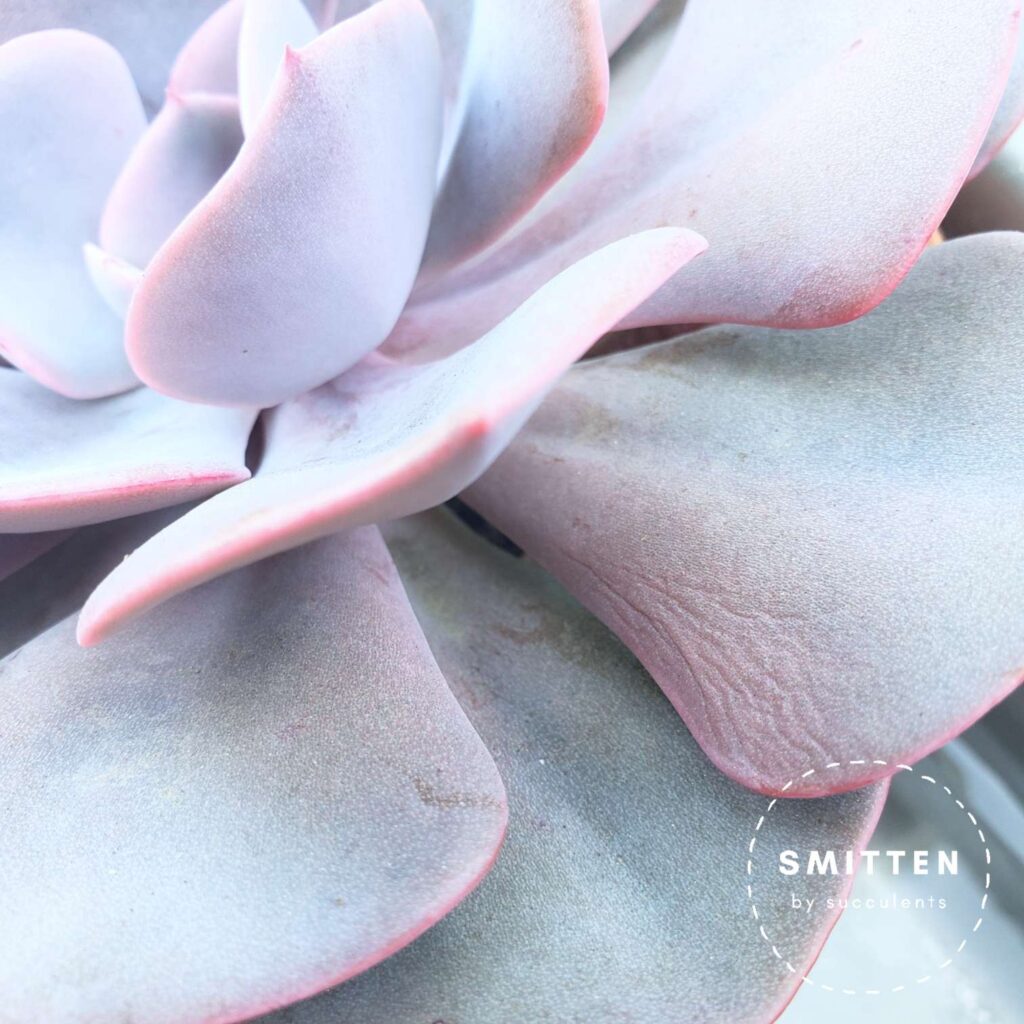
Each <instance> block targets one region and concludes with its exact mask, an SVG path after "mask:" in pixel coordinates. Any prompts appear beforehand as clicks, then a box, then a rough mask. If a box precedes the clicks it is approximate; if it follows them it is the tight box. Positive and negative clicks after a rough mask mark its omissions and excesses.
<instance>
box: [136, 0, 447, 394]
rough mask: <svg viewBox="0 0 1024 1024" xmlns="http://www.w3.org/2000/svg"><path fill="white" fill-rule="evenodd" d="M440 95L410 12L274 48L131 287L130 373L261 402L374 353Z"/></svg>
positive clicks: (426, 22)
mask: <svg viewBox="0 0 1024 1024" xmlns="http://www.w3.org/2000/svg"><path fill="white" fill-rule="evenodd" d="M440 89H441V86H440V58H439V56H438V50H437V40H436V36H435V35H434V30H433V28H432V26H431V23H430V19H429V17H428V16H427V13H426V11H425V10H424V9H423V6H422V4H421V3H420V2H419V0H382V2H381V3H379V4H377V5H375V6H374V7H371V8H370V9H369V10H368V11H366V12H364V13H363V14H360V15H358V16H357V17H355V18H351V19H349V20H348V21H345V22H342V23H341V24H340V25H337V26H335V27H334V28H333V29H330V30H329V31H328V32H325V33H324V34H323V35H322V36H320V37H319V38H318V39H317V40H316V41H315V42H313V43H311V44H310V45H309V46H306V47H304V48H303V49H302V50H298V51H289V57H288V59H287V60H286V61H285V64H284V67H283V70H282V73H281V75H280V76H279V78H278V81H277V85H276V87H275V90H274V92H273V95H272V97H271V99H270V101H269V103H268V105H267V107H266V109H265V110H264V113H263V116H262V117H261V118H260V121H259V124H258V125H257V128H256V131H255V132H254V133H253V134H252V135H251V136H250V137H249V138H248V139H247V140H246V143H245V145H244V146H243V147H242V150H241V152H240V153H239V155H238V159H237V160H236V161H235V162H234V164H232V166H231V168H230V169H229V170H228V172H227V173H226V174H225V175H224V177H223V178H221V180H220V182H218V184H217V185H216V186H215V187H214V189H213V190H212V191H211V192H210V193H209V194H208V195H207V196H206V198H205V199H204V200H203V201H202V202H201V203H200V204H199V205H198V206H197V207H196V209H195V210H193V211H192V213H191V214H189V216H188V217H187V218H186V219H185V221H184V222H183V223H182V224H181V225H180V227H179V228H178V229H177V230H176V231H175V232H174V234H173V235H171V237H170V239H169V240H168V241H167V243H166V244H165V245H164V246H163V247H162V248H161V249H160V251H159V252H158V253H157V254H156V256H155V257H154V258H153V261H152V262H151V263H150V265H149V267H148V268H147V271H146V274H145V276H144V277H143V279H142V282H141V283H140V285H139V287H138V289H137V290H136V293H135V298H134V300H133V302H132V306H131V309H130V310H129V314H128V321H127V324H126V338H127V347H128V355H129V359H130V360H131V362H132V365H133V366H134V368H135V370H136V372H137V373H138V374H139V376H140V377H142V379H143V380H144V381H146V382H147V383H148V384H151V385H152V386H153V387H154V388H156V389H157V390H158V391H162V392H164V393H165V394H170V395H173V396H174V397H176V398H185V399H189V400H193V401H201V402H211V403H216V404H225V405H228V404H243V405H245V404H251V405H261V406H269V405H275V404H277V403H279V402H282V401H284V400H286V399H288V398H292V397H294V396H295V395H297V394H301V393H302V392H303V391H306V390H308V389H309V388H312V387H315V386H317V385H319V384H322V383H324V382H325V381H327V380H330V379H331V378H332V377H334V376H336V375H337V374H339V373H341V372H343V371H344V370H346V369H348V368H349V367H350V366H353V365H354V364H355V363H356V362H358V361H359V360H360V359H361V358H362V357H363V356H365V355H366V354H367V353H368V352H370V351H371V350H373V349H374V348H376V347H377V346H378V345H379V344H380V342H381V341H382V340H383V339H384V337H385V336H386V335H387V333H388V331H389V330H390V329H391V327H392V325H393V324H394V322H395V320H396V318H397V317H398V314H399V312H400V311H401V308H402V306H403V305H404V303H405V300H406V298H407V297H408V294H409V290H410V288H411V287H412V283H413V279H414V277H415V274H416V269H417V267H418V265H419V260H420V256H421V254H422V251H423V243H424V240H425V238H426V232H427V225H428V221H429V218H430V208H431V203H432V201H433V196H434V187H435V168H436V163H437V154H438V147H439V145H440V132H441V95H440ZM254 282H257V283H258V285H256V286H254Z"/></svg>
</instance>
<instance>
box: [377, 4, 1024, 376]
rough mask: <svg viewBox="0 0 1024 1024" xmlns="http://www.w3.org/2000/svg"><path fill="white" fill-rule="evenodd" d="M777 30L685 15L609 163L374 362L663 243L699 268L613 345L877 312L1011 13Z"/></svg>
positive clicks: (965, 154) (981, 94)
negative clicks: (611, 250)
mask: <svg viewBox="0 0 1024 1024" xmlns="http://www.w3.org/2000/svg"><path fill="white" fill-rule="evenodd" d="M740 8H742V10H740ZM787 12H788V13H787V17H786V18H779V17H778V12H777V10H776V8H775V7H774V6H772V5H770V4H760V5H757V4H755V5H750V4H746V3H742V4H740V3H735V2H729V3H722V2H721V0H691V2H689V3H688V4H687V5H686V10H685V13H684V15H683V18H682V20H681V22H680V26H679V30H678V33H677V36H676V39H675V41H674V43H673V45H672V47H671V48H670V50H669V52H668V55H667V56H666V58H665V60H664V61H663V62H662V66H661V71H660V73H659V74H658V75H656V76H655V78H654V80H653V81H652V82H651V84H650V86H649V87H648V91H647V94H646V96H645V97H644V99H643V100H641V101H640V105H639V106H638V108H637V111H636V113H635V114H634V115H633V117H632V120H631V123H630V125H629V126H627V127H626V128H624V129H623V130H622V131H621V133H620V135H619V136H618V138H617V141H616V144H615V145H613V146H611V147H609V148H608V149H607V150H606V151H605V153H604V156H603V158H602V159H601V160H600V161H599V162H598V163H597V165H596V166H592V167H591V170H590V173H589V174H588V175H587V176H586V177H585V179H583V180H577V182H576V184H575V187H574V188H573V189H571V190H566V191H565V192H564V193H563V194H562V198H561V202H560V203H559V204H557V205H555V206H554V207H553V208H552V209H549V210H548V211H547V212H546V213H545V215H544V216H543V217H539V218H537V219H536V220H535V221H533V222H532V223H531V224H530V225H529V226H527V227H526V228H524V229H523V230H522V231H519V232H517V233H516V234H515V235H514V236H513V237H512V238H511V239H510V240H509V241H507V242H505V243H502V244H499V245H498V246H497V247H496V248H495V249H494V250H493V251H492V253H491V254H489V255H488V256H487V257H485V258H484V259H482V260H481V261H479V262H478V264H477V265H476V266H474V267H471V268H469V269H467V270H466V271H465V272H463V273H461V274H459V273H456V274H455V275H454V276H453V278H452V281H451V283H450V286H449V288H448V290H447V292H446V294H444V295H442V296H440V297H437V298H435V299H433V300H432V301H429V302H427V301H424V302H423V303H421V304H419V305H415V306H412V307H411V308H410V309H409V310H407V311H406V313H405V314H404V315H403V317H402V319H401V320H400V321H399V324H398V326H397V328H396V330H395V332H394V333H393V336H392V338H391V339H390V340H389V342H388V344H387V348H386V350H387V351H388V352H389V353H391V354H402V353H404V352H409V351H416V350H418V352H417V358H432V357H436V356H437V355H438V354H443V353H445V352H449V351H452V350H453V349H455V348H457V347H459V346H460V345H461V344H465V343H466V342H468V341H469V340H471V339H472V338H474V337H477V336H478V335H479V334H480V333H481V332H482V331H483V330H486V329H487V328H488V327H490V326H491V325H492V324H493V323H494V322H496V321H497V320H500V319H501V317H502V316H504V315H505V312H506V311H507V310H508V309H509V308H514V307H515V305H516V304H517V303H518V302H520V301H521V300H522V297H523V296H524V295H526V294H529V293H530V292H531V291H533V290H534V289H535V288H536V287H537V286H538V285H539V284H540V283H541V282H543V281H545V280H547V279H549V278H550V277H551V276H552V275H553V274H555V273H556V272H557V271H558V270H560V269H561V268H562V267H564V266H566V265H568V264H569V263H571V262H572V261H573V260H574V259H576V258H578V254H579V253H580V252H586V251H590V250H592V249H594V248H597V247H598V246H600V245H601V244H603V242H604V241H606V240H607V239H609V238H614V237H620V236H621V235H623V234H626V233H628V232H631V231H636V230H639V229H642V228H645V227H649V226H654V225H658V224H664V223H672V224H679V225H682V226H686V227H692V228H693V229H694V230H695V231H699V232H701V234H703V235H705V236H706V237H707V238H708V240H709V241H710V243H711V251H710V253H709V255H708V258H707V259H705V260H702V261H701V264H700V266H699V267H697V268H694V272H693V274H690V273H687V274H685V275H681V276H680V277H678V278H677V279H675V280H673V281H671V282H669V283H668V284H667V285H666V286H665V287H664V288H662V289H661V290H660V291H659V292H658V294H657V295H655V296H653V297H652V298H651V299H650V300H649V301H648V302H646V303H644V304H643V306H641V307H640V308H639V309H637V310H636V311H635V312H634V313H632V314H631V315H630V316H629V317H628V318H626V320H625V322H624V323H623V324H622V326H623V327H634V326H644V325H647V324H657V323H699V322H700V323H702V322H722V321H725V322H744V323H762V324H767V325H770V326H775V327H822V326H829V325H831V324H835V323H840V322H844V321H846V320H849V319H852V318H854V317H856V316H859V315H861V314H862V313H864V312H866V311H867V310H868V309H870V308H872V307H873V306H874V305H876V304H877V303H878V302H879V301H881V299H882V298H884V297H885V296H886V295H887V294H888V293H889V292H890V291H891V290H892V289H893V288H894V287H895V286H896V285H897V284H898V282H899V281H900V280H901V279H902V277H903V276H904V275H905V273H906V272H907V270H908V269H909V268H910V267H911V266H912V265H913V263H914V261H915V260H916V259H917V257H918V255H919V254H920V252H921V250H922V249H923V248H924V246H925V244H926V242H927V240H928V238H929V237H930V236H931V234H932V232H933V231H934V229H935V228H936V227H937V226H938V223H939V221H940V220H941V218H942V216H943V215H944V214H945V212H946V209H947V208H948V206H949V204H950V203H951V202H952V200H953V197H954V196H955V194H956V191H957V189H958V188H959V187H960V184H961V183H962V182H963V180H964V178H965V176H966V175H967V173H968V171H969V170H970V168H971V164H972V162H973V160H974V157H975V155H976V153H977V151H978V148H979V146H980V145H981V143H982V140H983V138H984V135H985V131H986V129H987V127H988V125H989V122H990V121H991V119H992V116H993V112H994V111H995V108H996V105H997V103H998V100H999V96H1000V94H1001V93H1002V90H1003V87H1004V85H1005V82H1006V78H1007V75H1008V74H1009V70H1010V63H1011V60H1012V58H1013V52H1014V46H1015V43H1016V38H1017V31H1018V5H1017V0H984V2H980V3H979V2H977V0H951V2H950V3H945V4H942V5H941V6H939V7H937V8H936V9H934V10H932V9H929V10H928V11H927V12H925V11H924V10H923V9H922V8H921V7H920V6H919V5H918V4H916V3H912V2H909V0H896V2H894V0H858V2H855V3H846V4H821V3H818V2H817V0H798V2H796V3H793V4H790V5H789V6H788V8H787ZM794 23H796V24H799V25H800V32H793V31H792V28H791V26H792V25H793V24H794ZM937 66H941V67H942V74H937V73H936V67H937ZM837 196H842V197H843V199H842V201H839V200H837Z"/></svg>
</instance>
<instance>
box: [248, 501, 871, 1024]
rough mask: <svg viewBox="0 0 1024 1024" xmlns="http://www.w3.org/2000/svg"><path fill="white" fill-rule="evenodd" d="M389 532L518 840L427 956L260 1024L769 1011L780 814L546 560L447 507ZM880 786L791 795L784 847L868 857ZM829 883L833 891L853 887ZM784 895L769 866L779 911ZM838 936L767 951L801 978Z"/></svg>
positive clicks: (479, 1022) (428, 946)
mask: <svg viewBox="0 0 1024 1024" xmlns="http://www.w3.org/2000/svg"><path fill="white" fill-rule="evenodd" d="M386 532H387V537H388V542H389V545H390V547H391V550H392V552H393V554H394V556H395V559H396V562H397V563H398V566H399V570H400V572H401V574H402V578H403V580H404V581H405V583H406V586H407V587H408V588H409V592H410V596H411V599H412V601H413V606H414V608H415V610H416V614H417V616H418V617H419V619H420V621H421V622H422V624H423V628H424V630H425V631H426V633H427V637H428V639H429V640H430V643H431V645H432V647H433V649H434V651H435V653H436V655H437V658H438V661H439V663H440V664H441V666H442V668H443V670H444V672H445V675H446V677H447V678H448V679H449V680H450V681H451V684H452V686H453V688H455V691H456V694H457V695H458V697H459V699H460V700H461V701H462V704H463V706H464V707H465V708H466V711H467V714H468V715H469V716H470V719H471V720H472V722H473V724H474V725H475V726H476V728H477V729H478V730H479V731H480V734H481V736H482V737H483V738H484V742H485V743H486V744H487V745H488V748H489V749H490V750H491V751H492V752H493V755H494V758H495V760H496V762H497V764H498V767H499V769H500V771H501V773H502V777H503V778H504V779H505V783H506V786H507V787H508V798H509V809H510V821H509V829H508V837H507V839H506V842H505V846H504V848H503V850H502V854H501V857H500V858H499V860H498V863H497V864H496V866H495V868H494V870H493V871H492V872H491V874H490V875H489V876H488V877H487V878H486V879H485V880H484V882H483V884H482V885H481V886H480V888H479V889H478V890H477V891H476V892H475V893H474V894H473V895H472V896H470V897H469V898H468V899H467V900H466V901H465V903H463V904H462V905H461V906H460V907H458V908H456V910H455V911H453V913H452V914H450V915H449V916H448V917H447V918H445V920H443V921H441V922H440V923H439V924H438V925H436V926H435V927H434V928H432V929H431V930H430V931H429V932H427V933H426V934H425V935H424V936H422V937H421V938H420V939H418V940H417V941H416V942H415V943H414V944H413V945H412V946H410V947H409V948H408V949H406V950H404V951H403V952H401V953H399V954H398V955H397V956H395V957H393V958H392V959H390V960H389V961H387V962H386V963H384V964H381V965H380V966H379V967H377V968H375V969H374V970H373V971H370V972H368V973H367V974H365V975H363V976H362V977H361V978H359V979H356V980H354V981H353V982H350V983H349V984H346V985H343V986H341V987H340V988H338V989H335V990H334V991H333V992H331V993H327V994H325V995H324V996H322V997H320V998H319V999H316V1000H314V1001H312V1002H310V1003H307V1004H304V1005H300V1006H296V1007H292V1008H290V1009H288V1010H285V1011H283V1012H281V1013H279V1014H276V1015H274V1016H272V1017H269V1018H264V1019H263V1024H357V1022H358V1024H423V1022H425V1021H451V1022H453V1024H455V1022H463V1021H465V1022H467V1024H469V1022H472V1024H513V1022H514V1024H526V1022H530V1024H566V1022H569V1021H572V1022H577V1021H579V1022H583V1021H585V1022H587V1024H612V1022H615V1024H618V1022H620V1021H630V1022H631V1024H666V1022H668V1021H680V1020H686V1021H700V1022H701V1024H754V1022H758V1024H764V1022H767V1021H770V1020H772V1019H773V1018H774V1017H775V1015H776V1014H777V1013H778V1012H779V1011H780V1010H781V1009H782V1007H783V1006H784V1005H785V1003H786V1002H787V1000H788V998H789V997H790V995H791V994H792V992H793V990H794V986H795V984H796V979H795V977H794V976H793V975H792V974H791V973H789V971H788V970H787V968H786V967H785V966H784V965H783V964H782V963H781V962H780V961H778V960H776V959H775V958H774V956H773V954H772V952H771V950H770V949H769V948H768V946H767V945H766V944H765V943H764V942H763V941H762V939H761V937H760V936H759V934H758V930H757V924H756V922H755V921H754V920H753V919H752V917H751V915H750V908H749V906H748V904H747V895H746V891H745V885H746V876H745V874H744V863H745V859H746V857H747V845H748V842H749V840H750V836H751V833H752V830H753V827H754V823H755V822H756V821H757V818H758V815H760V814H762V813H763V812H764V808H765V804H766V801H765V800H764V799H763V798H761V797H758V796H755V795H754V794H753V793H750V792H748V791H746V790H743V789H742V788H741V787H739V786H737V785H735V784H734V783H732V782H730V781H729V780H728V779H726V778H725V777H724V776H723V775H721V774H720V773H719V772H718V771H717V770H716V769H715V768H714V767H713V766H712V765H711V763H710V762H709V761H708V760H707V758H706V757H705V756H704V754H703V753H702V751H701V750H700V748H699V747H698V746H697V744H696V743H695V742H694V741H693V739H692V737H691V736H690V735H689V734H688V733H687V731H686V729H685V727H684V726H683V724H682V723H681V722H680V721H679V719H678V717H677V716H676V715H675V714H673V712H672V709H671V707H670V706H669V705H668V703H667V702H666V701H665V699H664V698H663V697H662V695H661V694H660V693H659V692H658V690H657V688H656V687H655V686H654V685H653V683H652V682H651V680H650V678H649V677H647V675H646V674H645V673H644V672H643V670H642V669H641V668H640V667H639V666H638V665H637V663H636V661H635V660H634V659H633V658H632V657H631V656H630V655H629V653H628V652H627V651H626V650H625V649H624V648H623V647H622V646H621V645H620V644H619V643H618V642H617V641H616V640H615V638H614V637H612V636H611V634H609V632H608V631H607V630H606V629H604V627H602V626H601V625H600V623H598V622H597V621H596V620H595V619H593V618H592V617H591V616H590V615H588V614H587V613H586V612H585V611H583V609H582V608H580V606H579V605H578V604H577V603H576V602H575V601H573V600H572V598H570V597H569V596H568V595H567V594H566V593H565V592H564V591H563V590H562V589H561V588H560V587H559V586H557V584H555V583H554V581H552V580H551V579H550V577H548V576H546V574H544V573H543V572H541V571H540V570H539V569H538V568H537V567H536V566H535V565H531V564H530V563H529V562H527V561H526V560H522V559H519V560H516V559H512V558H510V557H509V556H507V555H505V554H502V553H499V552H498V551H497V550H496V549H494V548H492V547H490V546H489V545H486V544H485V543H484V542H482V541H481V540H479V538H476V537H474V536H472V535H471V534H469V533H468V532H467V531H466V530H465V529H464V528H463V527H461V526H459V525H458V524H456V523H455V522H453V521H452V520H450V519H449V518H448V517H447V516H445V515H444V513H441V512H435V513H430V514H428V515H426V516H423V517H419V518H417V519H415V520H407V521H404V522H401V523H397V524H394V526H390V527H389V528H388V530H387V531H386ZM884 792H885V789H884V787H876V788H875V789H874V790H868V791H863V792H859V793H853V794H848V795H845V796H842V797H833V798H830V799H826V800H814V801H788V802H787V804H788V806H787V808H786V809H785V812H784V813H785V823H786V824H785V828H784V829H780V830H779V831H777V832H776V833H775V834H774V835H773V836H772V837H771V840H770V841H772V842H775V843H777V844H778V845H780V846H782V845H788V846H791V847H793V848H797V849H808V848H809V849H832V848H836V849H842V848H845V847H847V846H850V847H855V848H859V846H860V845H861V844H862V843H864V842H866V840H867V839H868V837H869V835H870V833H871V830H872V828H873V825H874V821H875V819H876V817H877V815H878V813H879V811H880V809H881V804H882V801H883V799H884ZM762 836H763V837H764V841H765V842H768V841H769V839H768V834H767V832H765V833H762ZM814 881H815V883H816V885H815V893H816V895H817V896H818V897H825V898H827V896H835V895H837V894H839V893H840V892H841V891H842V890H843V889H845V887H846V886H847V885H848V884H849V883H850V881H851V880H850V879H845V878H837V877H831V878H820V879H815V880H814ZM766 882H767V878H766ZM790 887H791V886H790V884H789V880H787V879H785V878H783V877H782V876H780V875H778V874H776V875H775V876H774V880H772V881H771V883H770V888H765V890H764V904H765V905H766V906H767V905H769V904H772V903H774V902H777V901H778V900H779V899H785V897H787V896H788V894H789V893H788V890H789V888H790ZM766 923H768V924H769V927H771V923H770V922H768V921H767V920H766ZM832 923H833V922H832V920H829V921H827V922H821V921H818V922H817V925H814V924H812V923H811V919H810V918H808V917H807V916H806V915H795V916H794V915H792V914H790V915H789V917H788V927H787V928H786V930H785V931H783V930H776V932H775V933H774V934H773V935H772V938H773V941H775V942H776V943H777V944H778V946H780V947H781V948H782V949H784V950H785V951H786V954H787V956H789V958H790V960H791V961H792V962H793V965H794V967H799V969H800V970H803V969H805V968H806V966H807V965H808V964H809V962H810V961H812V960H813V959H814V957H815V956H816V954H817V951H818V948H819V946H820V945H821V943H822V942H823V941H824V939H825V931H826V930H827V928H828V927H830V926H831V924H832ZM681 1008H682V1009H681Z"/></svg>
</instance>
